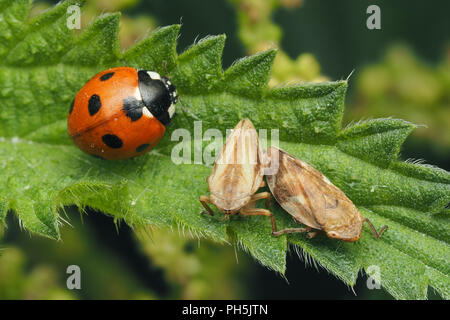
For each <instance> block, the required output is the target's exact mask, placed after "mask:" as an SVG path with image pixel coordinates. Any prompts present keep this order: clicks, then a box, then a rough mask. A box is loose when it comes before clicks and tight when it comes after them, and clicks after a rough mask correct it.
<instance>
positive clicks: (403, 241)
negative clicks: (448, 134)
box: [0, 0, 450, 299]
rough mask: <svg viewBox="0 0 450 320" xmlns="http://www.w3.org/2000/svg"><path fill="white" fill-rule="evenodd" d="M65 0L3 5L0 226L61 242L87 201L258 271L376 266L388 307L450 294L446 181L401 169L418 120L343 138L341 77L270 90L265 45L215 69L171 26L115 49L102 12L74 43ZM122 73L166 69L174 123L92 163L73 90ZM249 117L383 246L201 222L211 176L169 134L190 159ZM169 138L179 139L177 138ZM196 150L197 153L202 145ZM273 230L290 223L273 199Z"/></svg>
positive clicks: (212, 41)
mask: <svg viewBox="0 0 450 320" xmlns="http://www.w3.org/2000/svg"><path fill="white" fill-rule="evenodd" d="M77 2H78V1H65V2H62V3H60V4H58V5H57V6H55V7H54V8H52V9H51V10H49V11H47V12H45V13H44V14H42V15H40V16H39V17H37V18H35V19H34V20H32V21H29V22H24V21H25V20H26V18H25V17H26V15H27V13H28V12H29V8H30V1H28V0H26V1H25V0H22V1H11V0H0V27H1V28H0V39H1V41H0V58H1V59H0V64H1V68H0V220H1V221H4V219H5V216H6V213H7V212H8V211H10V212H14V213H15V214H16V215H17V216H18V217H19V219H20V222H21V224H22V226H23V227H24V228H25V229H26V230H29V231H31V232H33V233H37V234H40V235H43V236H47V237H50V238H54V239H59V237H60V234H59V221H60V218H59V217H60V215H61V213H62V212H61V210H63V208H64V206H68V205H76V206H78V207H79V208H80V209H83V208H84V207H86V206H90V207H92V208H94V209H97V210H100V211H102V212H104V213H106V214H109V215H111V216H113V217H114V218H115V219H123V220H125V221H126V222H127V223H128V224H129V225H131V226H139V225H143V224H146V225H148V224H151V225H154V226H156V227H173V226H175V227H177V226H178V227H180V228H183V230H186V231H188V232H191V233H193V234H196V235H197V236H199V237H206V238H209V239H213V240H215V241H218V242H235V243H238V244H239V245H240V246H242V247H243V248H244V249H245V250H248V251H249V252H250V254H251V255H253V256H254V257H255V258H256V259H257V260H258V261H259V262H260V263H262V264H263V265H265V266H267V267H269V268H272V269H273V270H275V271H277V272H280V273H283V274H284V272H285V269H286V252H287V250H288V247H289V245H288V244H291V245H293V246H294V247H295V248H297V249H298V248H301V249H302V250H301V252H302V253H303V254H304V256H305V259H307V261H314V263H318V264H319V265H321V266H323V267H324V268H325V269H327V270H329V271H330V272H332V273H333V274H334V275H336V276H337V277H339V278H340V279H342V280H343V281H344V282H345V283H346V284H348V285H350V286H352V285H354V283H355V281H356V279H357V277H358V273H359V271H360V270H361V268H363V269H364V270H366V271H370V270H371V269H372V268H373V267H374V266H375V267H376V268H378V270H379V271H380V277H381V284H382V286H383V287H384V288H385V289H386V290H387V291H388V292H390V293H391V294H392V295H393V296H394V297H395V298H399V299H411V298H414V299H415V298H417V299H424V298H426V297H427V288H428V286H432V287H433V288H434V289H435V290H437V291H438V292H439V293H440V294H441V295H442V296H443V297H444V298H446V299H448V298H450V280H449V276H450V263H449V261H450V259H449V258H450V250H449V241H450V235H449V233H450V228H449V213H450V212H449V210H448V207H447V209H446V206H447V204H448V203H449V201H450V174H449V173H448V172H446V171H444V170H441V169H438V168H435V167H432V166H426V165H420V164H415V163H408V162H401V161H399V160H398V157H399V156H398V153H399V149H400V146H401V145H402V143H403V141H404V140H405V139H406V137H407V136H408V134H409V133H410V132H411V131H412V130H413V129H414V127H415V126H414V125H413V124H411V123H408V122H406V121H402V120H394V119H377V120H372V121H367V122H363V123H358V124H355V125H353V126H351V127H349V128H346V129H344V130H341V121H342V115H343V106H344V98H345V93H346V88H347V82H346V81H337V82H326V83H315V84H296V85H292V86H285V87H281V88H275V89H268V88H267V82H268V80H269V77H270V70H271V67H272V64H273V60H274V57H275V54H276V52H275V50H268V51H264V52H261V53H259V54H256V55H254V56H251V57H247V58H244V59H240V60H238V61H236V63H235V64H233V65H232V66H231V67H230V68H229V69H228V70H226V71H225V72H224V71H223V70H222V66H221V56H222V50H223V47H224V44H225V36H224V35H220V36H212V37H207V38H205V39H203V40H201V41H199V42H198V43H196V44H194V45H193V46H192V47H190V48H189V49H187V50H186V51H185V52H184V53H182V54H181V55H179V56H178V55H177V52H176V40H177V37H178V32H179V30H180V26H178V25H174V26H169V27H165V28H160V29H157V30H155V31H154V32H153V33H152V34H151V35H150V36H149V37H148V38H146V39H144V40H143V41H142V42H140V43H138V44H137V45H136V46H135V47H133V48H131V49H129V50H128V51H126V52H125V53H121V52H120V51H119V49H118V39H117V33H118V29H119V15H118V14H110V15H103V16H101V17H99V18H98V19H97V20H95V21H94V22H93V23H92V24H91V26H89V27H88V28H87V30H85V31H84V32H83V33H82V34H81V35H79V36H78V37H74V35H73V34H72V32H71V30H68V28H67V26H66V19H67V13H66V12H67V7H68V6H69V5H73V4H76V3H77ZM123 60H125V61H126V62H127V64H128V65H129V66H133V67H139V68H145V69H151V70H156V71H158V72H160V73H162V74H167V73H169V75H170V76H171V78H172V81H173V82H174V84H175V85H176V86H177V88H178V91H179V96H180V98H181V103H182V105H184V107H185V108H186V109H187V110H188V112H187V113H185V112H184V111H183V110H181V109H180V108H179V110H178V111H177V116H176V117H175V119H174V123H173V124H172V125H171V126H170V127H169V128H168V132H167V133H166V135H165V137H164V138H163V140H162V141H161V142H160V144H159V145H158V146H157V147H156V149H154V150H153V151H151V152H150V153H149V154H147V155H145V156H142V157H139V158H136V159H130V160H124V161H105V160H100V159H95V158H93V157H91V156H88V155H86V154H84V153H82V152H81V151H80V150H79V149H77V148H76V147H75V146H74V145H73V144H72V142H71V141H70V139H69V138H68V135H67V128H66V121H67V113H68V110H69V106H70V103H71V101H72V99H73V97H74V95H75V94H76V92H77V91H78V90H79V89H80V88H81V87H82V86H83V84H84V83H85V82H86V81H87V80H88V79H89V78H90V77H92V76H93V75H94V74H96V73H97V72H99V71H101V70H103V69H104V68H107V67H115V66H122V65H123ZM244 117H249V118H250V119H251V120H252V121H253V123H254V125H255V126H256V128H258V129H268V130H269V131H270V129H279V137H280V147H281V148H283V149H285V150H286V151H288V152H289V153H292V154H294V155H296V156H297V157H299V158H300V159H302V160H304V161H306V162H308V163H310V164H311V165H313V166H314V167H315V168H317V169H318V170H320V171H321V172H323V173H324V174H325V175H326V176H327V177H328V178H329V179H330V180H331V181H332V182H333V183H334V184H335V185H336V186H338V187H339V188H341V189H342V190H343V191H344V192H345V193H346V194H347V195H348V197H349V198H350V199H351V200H352V201H353V202H354V203H355V204H356V205H357V207H358V208H359V209H360V210H361V212H362V214H363V215H364V216H366V217H368V218H370V219H371V220H372V221H373V223H374V224H375V226H376V227H380V226H381V225H382V224H387V225H389V229H388V231H387V232H386V233H385V234H384V235H383V237H382V238H381V239H379V240H375V239H373V237H372V236H371V234H370V233H369V232H368V229H367V228H366V227H365V230H364V232H363V235H362V237H361V239H360V240H359V241H357V242H356V243H344V242H341V241H337V240H332V239H328V238H327V237H326V236H324V235H322V236H319V237H317V238H314V239H307V238H306V237H305V236H304V235H302V234H293V235H289V236H282V237H279V238H275V237H272V236H271V227H270V220H269V219H267V218H265V217H246V218H240V217H232V219H231V220H229V221H223V220H222V216H221V215H220V214H217V215H215V216H214V217H210V216H202V215H200V212H201V211H202V207H201V205H200V203H199V201H198V198H199V196H200V195H202V194H207V191H208V189H207V185H206V183H205V178H206V177H207V176H208V175H209V174H210V171H211V167H210V166H207V165H204V164H202V161H201V159H200V160H199V159H195V157H194V155H193V154H190V155H189V154H188V155H184V156H185V157H186V158H187V159H188V160H191V163H185V164H175V163H174V162H173V161H172V158H171V154H172V151H173V150H174V149H173V147H174V146H175V145H177V144H179V143H180V142H179V141H171V136H172V133H173V132H174V131H175V130H176V129H178V128H184V129H187V130H188V131H189V132H190V134H191V137H192V138H193V143H192V145H193V146H194V148H191V152H192V153H193V152H194V151H195V150H198V149H199V146H205V145H207V144H208V143H210V141H208V140H207V139H205V140H203V139H202V132H200V133H199V134H198V133H197V134H195V133H194V121H195V120H196V119H201V120H202V122H201V125H202V131H203V132H205V131H206V130H207V129H213V128H215V129H219V130H220V131H221V132H222V133H224V134H225V132H226V130H227V129H231V128H233V127H234V125H235V124H236V123H237V122H238V121H239V120H241V119H242V118H244ZM175 140H176V139H175ZM200 151H201V150H200ZM272 202H273V204H272V208H271V210H272V211H273V212H274V214H275V216H276V219H277V222H278V225H279V227H287V226H295V225H294V223H293V221H292V219H291V218H290V217H289V216H288V214H286V213H285V212H284V211H283V210H282V209H281V208H280V207H279V206H278V205H277V204H276V203H275V201H272Z"/></svg>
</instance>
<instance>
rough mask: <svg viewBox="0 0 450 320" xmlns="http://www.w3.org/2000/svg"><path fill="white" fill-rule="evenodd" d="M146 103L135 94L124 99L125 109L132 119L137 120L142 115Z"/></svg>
mask: <svg viewBox="0 0 450 320" xmlns="http://www.w3.org/2000/svg"><path fill="white" fill-rule="evenodd" d="M143 108H144V104H143V103H142V101H139V100H137V99H136V98H135V97H133V96H129V97H127V98H125V99H123V107H122V109H123V111H125V114H126V115H127V117H128V118H130V119H131V121H137V120H139V119H140V118H141V117H142V109H143Z"/></svg>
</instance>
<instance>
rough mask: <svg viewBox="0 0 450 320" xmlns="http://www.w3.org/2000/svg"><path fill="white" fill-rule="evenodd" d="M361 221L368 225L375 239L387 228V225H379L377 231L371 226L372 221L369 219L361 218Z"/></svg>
mask: <svg viewBox="0 0 450 320" xmlns="http://www.w3.org/2000/svg"><path fill="white" fill-rule="evenodd" d="M363 222H366V223H367V224H368V225H369V227H370V230H371V231H372V234H373V236H374V238H375V239H378V238H380V237H381V235H382V234H383V232H384V231H385V230H386V229H387V228H388V226H386V225H384V226H382V227H381V229H380V231H378V232H377V230H375V227H374V226H373V224H372V222H370V220H369V219H367V218H363Z"/></svg>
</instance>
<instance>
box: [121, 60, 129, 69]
mask: <svg viewBox="0 0 450 320" xmlns="http://www.w3.org/2000/svg"><path fill="white" fill-rule="evenodd" d="M122 62H123V65H124V66H125V67H128V64H127V61H126V60H125V59H122Z"/></svg>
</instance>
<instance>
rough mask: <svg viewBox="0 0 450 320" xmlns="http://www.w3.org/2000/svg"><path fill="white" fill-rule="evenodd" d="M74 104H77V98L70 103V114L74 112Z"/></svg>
mask: <svg viewBox="0 0 450 320" xmlns="http://www.w3.org/2000/svg"><path fill="white" fill-rule="evenodd" d="M74 104H75V99H73V100H72V103H71V104H70V109H69V114H71V113H72V111H73V106H74Z"/></svg>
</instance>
